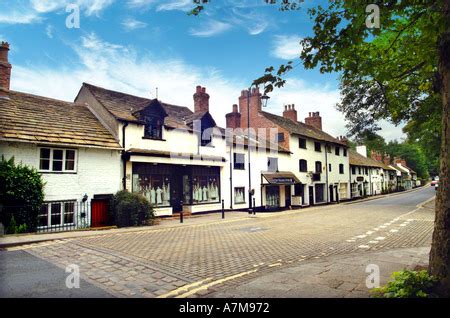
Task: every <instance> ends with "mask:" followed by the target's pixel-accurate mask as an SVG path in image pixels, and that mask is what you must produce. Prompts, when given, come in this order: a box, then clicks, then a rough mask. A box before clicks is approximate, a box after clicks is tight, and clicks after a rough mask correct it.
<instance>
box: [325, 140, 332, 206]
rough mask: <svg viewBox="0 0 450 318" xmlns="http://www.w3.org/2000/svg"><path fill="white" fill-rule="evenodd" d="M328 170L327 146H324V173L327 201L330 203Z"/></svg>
mask: <svg viewBox="0 0 450 318" xmlns="http://www.w3.org/2000/svg"><path fill="white" fill-rule="evenodd" d="M328 169H329V167H328V147H327V144H325V172H326V187H327V201H328V202H331V201H330V189H329V186H328Z"/></svg>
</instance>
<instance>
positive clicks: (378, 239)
mask: <svg viewBox="0 0 450 318" xmlns="http://www.w3.org/2000/svg"><path fill="white" fill-rule="evenodd" d="M384 239H385V237H384V236H379V237H377V238H376V240H377V241H383V240H384Z"/></svg>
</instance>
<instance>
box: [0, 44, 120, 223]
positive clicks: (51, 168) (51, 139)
mask: <svg viewBox="0 0 450 318" xmlns="http://www.w3.org/2000/svg"><path fill="white" fill-rule="evenodd" d="M8 50H9V46H8V44H7V43H2V44H1V47H0V74H1V75H2V76H1V79H2V80H1V82H0V91H1V95H0V156H4V157H5V158H6V159H10V158H11V157H14V159H15V161H16V163H23V164H25V165H28V166H31V167H34V168H36V169H37V170H38V171H39V172H40V173H41V174H42V178H43V181H44V182H45V186H44V193H45V204H44V205H43V207H42V210H41V213H40V215H39V220H38V226H39V229H40V230H48V229H55V230H58V229H61V228H64V229H72V228H77V227H80V226H85V227H89V226H91V225H92V226H101V225H103V223H102V222H104V221H106V220H105V219H98V218H97V215H96V214H97V213H99V214H101V213H103V212H105V209H106V207H107V203H108V200H109V197H110V195H112V194H114V193H115V192H116V191H118V190H119V189H120V150H121V146H120V144H119V143H118V142H117V141H116V139H115V138H114V136H113V135H112V134H111V133H110V132H109V131H108V129H106V128H105V127H104V126H103V125H102V123H101V122H100V121H99V120H98V119H97V118H96V117H95V116H94V114H93V113H92V112H91V111H90V110H89V109H88V108H86V107H85V106H84V105H80V104H77V103H69V102H64V101H59V100H55V99H50V98H46V97H42V96H35V95H31V94H26V93H21V92H16V91H11V90H10V89H9V88H10V85H9V84H10V82H9V79H10V72H11V65H10V64H9V63H8V54H7V53H8ZM5 74H6V75H5ZM81 210H82V211H81ZM92 211H93V213H94V214H95V215H91V212H92Z"/></svg>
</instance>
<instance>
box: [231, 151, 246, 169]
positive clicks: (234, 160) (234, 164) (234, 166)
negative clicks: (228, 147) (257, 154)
mask: <svg viewBox="0 0 450 318" xmlns="http://www.w3.org/2000/svg"><path fill="white" fill-rule="evenodd" d="M237 155H240V156H242V157H243V158H244V162H242V163H240V162H239V163H238V162H236V159H237V158H236V157H237ZM236 165H242V167H241V168H240V166H236ZM233 170H245V154H243V153H239V152H235V153H233Z"/></svg>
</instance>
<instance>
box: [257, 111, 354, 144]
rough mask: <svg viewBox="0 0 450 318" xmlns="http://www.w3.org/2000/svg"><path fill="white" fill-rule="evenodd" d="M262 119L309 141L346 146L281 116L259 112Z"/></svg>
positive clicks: (339, 141) (323, 133)
mask: <svg viewBox="0 0 450 318" xmlns="http://www.w3.org/2000/svg"><path fill="white" fill-rule="evenodd" d="M260 113H261V114H262V115H263V116H264V117H266V118H267V119H268V120H270V121H271V122H273V123H274V124H276V125H277V126H280V127H282V128H284V129H286V130H287V131H289V132H290V133H292V134H297V135H301V136H305V137H309V138H311V139H315V140H318V141H326V142H331V143H334V144H339V145H341V146H347V144H346V143H345V142H343V141H341V140H339V139H336V138H334V137H333V136H331V135H329V134H327V133H326V132H324V131H322V130H320V129H317V128H315V127H313V126H310V125H307V124H305V123H302V122H293V121H292V120H290V119H287V118H284V117H282V116H278V115H275V114H271V113H267V112H264V111H262V112H260Z"/></svg>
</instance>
